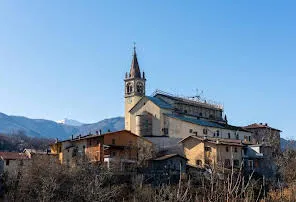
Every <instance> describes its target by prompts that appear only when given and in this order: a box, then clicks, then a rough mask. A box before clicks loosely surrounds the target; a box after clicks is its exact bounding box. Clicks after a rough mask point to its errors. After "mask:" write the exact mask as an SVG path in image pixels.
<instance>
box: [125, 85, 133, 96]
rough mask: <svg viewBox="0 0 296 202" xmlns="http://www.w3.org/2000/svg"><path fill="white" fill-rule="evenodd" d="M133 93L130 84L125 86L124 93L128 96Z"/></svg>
mask: <svg viewBox="0 0 296 202" xmlns="http://www.w3.org/2000/svg"><path fill="white" fill-rule="evenodd" d="M132 92H133V86H132V84H131V83H128V84H126V93H127V94H130V93H132Z"/></svg>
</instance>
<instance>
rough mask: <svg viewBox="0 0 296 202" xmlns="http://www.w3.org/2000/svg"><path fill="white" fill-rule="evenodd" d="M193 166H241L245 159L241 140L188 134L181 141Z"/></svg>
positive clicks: (189, 162)
mask: <svg viewBox="0 0 296 202" xmlns="http://www.w3.org/2000/svg"><path fill="white" fill-rule="evenodd" d="M180 143H181V144H182V146H183V150H184V154H185V157H186V158H187V159H188V164H189V165H191V166H197V167H205V166H210V167H212V166H214V167H216V166H217V165H218V166H221V167H225V168H229V167H231V166H234V167H237V168H239V167H240V166H241V164H242V161H243V158H242V157H243V156H242V151H243V150H242V149H243V146H244V145H243V144H242V141H241V140H230V139H219V138H209V137H201V136H196V135H192V136H188V137H187V138H184V139H183V140H181V141H180Z"/></svg>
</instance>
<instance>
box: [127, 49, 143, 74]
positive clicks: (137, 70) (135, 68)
mask: <svg viewBox="0 0 296 202" xmlns="http://www.w3.org/2000/svg"><path fill="white" fill-rule="evenodd" d="M129 77H130V78H141V71H140V67H139V63H138V59H137V53H136V48H134V55H133V60H132V64H131V69H130V76H129Z"/></svg>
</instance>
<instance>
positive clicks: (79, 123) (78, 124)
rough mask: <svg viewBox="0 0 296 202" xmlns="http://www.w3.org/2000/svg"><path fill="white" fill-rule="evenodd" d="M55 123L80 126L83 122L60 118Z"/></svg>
mask: <svg viewBox="0 0 296 202" xmlns="http://www.w3.org/2000/svg"><path fill="white" fill-rule="evenodd" d="M56 122H57V123H60V124H65V125H69V126H82V125H83V124H84V123H81V122H79V121H76V120H73V119H67V118H64V119H62V120H59V121H56Z"/></svg>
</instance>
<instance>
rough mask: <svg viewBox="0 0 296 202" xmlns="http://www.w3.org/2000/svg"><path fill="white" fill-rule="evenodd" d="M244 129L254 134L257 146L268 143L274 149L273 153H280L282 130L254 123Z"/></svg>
mask: <svg viewBox="0 0 296 202" xmlns="http://www.w3.org/2000/svg"><path fill="white" fill-rule="evenodd" d="M244 129H245V130H248V131H250V132H252V133H253V138H254V143H255V144H261V143H268V144H270V145H271V146H272V147H273V152H278V151H280V136H281V132H282V131H281V130H279V129H276V128H272V127H270V126H269V125H268V124H267V123H265V124H263V123H253V124H251V125H248V126H245V127H244Z"/></svg>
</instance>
